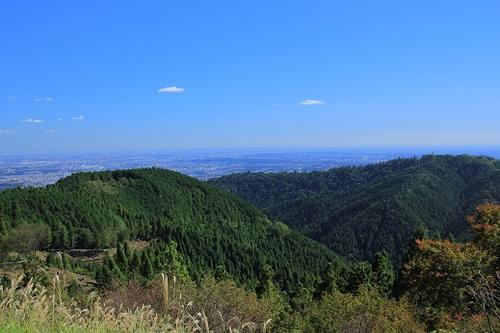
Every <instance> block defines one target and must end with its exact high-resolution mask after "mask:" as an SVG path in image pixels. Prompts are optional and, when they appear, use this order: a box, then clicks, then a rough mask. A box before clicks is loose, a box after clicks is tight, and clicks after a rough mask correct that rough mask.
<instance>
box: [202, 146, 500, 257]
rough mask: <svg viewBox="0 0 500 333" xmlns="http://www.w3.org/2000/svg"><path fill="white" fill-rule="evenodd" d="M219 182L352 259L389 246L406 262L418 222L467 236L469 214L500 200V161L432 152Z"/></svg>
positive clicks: (443, 234) (445, 233)
mask: <svg viewBox="0 0 500 333" xmlns="http://www.w3.org/2000/svg"><path fill="white" fill-rule="evenodd" d="M211 182H212V183H213V184H215V185H217V186H219V187H221V188H224V189H227V190H229V191H231V192H232V193H234V194H236V195H238V196H239V197H241V198H243V199H245V200H248V201H250V202H251V203H253V204H254V205H256V206H257V207H259V208H261V209H262V210H263V211H264V213H266V214H268V216H270V217H272V218H274V219H279V220H281V221H283V222H284V223H286V224H287V225H289V226H291V227H293V228H295V229H296V230H299V231H301V232H302V233H304V234H305V235H307V236H310V237H311V238H313V239H315V240H317V241H319V242H322V243H323V244H326V245H327V246H329V247H330V248H331V249H332V250H333V251H334V252H336V253H339V254H341V255H344V256H345V257H347V258H349V259H372V258H373V256H374V254H375V253H376V252H377V251H380V250H382V249H385V250H386V251H387V252H389V253H390V255H391V257H392V258H393V260H394V261H395V262H397V263H400V262H401V259H402V256H403V254H404V249H405V247H406V246H407V244H408V242H409V240H410V239H411V236H412V234H413V232H414V230H415V227H416V226H417V225H424V226H426V227H427V228H428V229H429V230H430V231H431V232H437V233H439V234H440V235H441V237H448V235H450V234H452V235H454V236H455V237H457V238H463V237H467V234H466V233H467V224H466V221H465V216H466V214H468V213H471V212H472V210H473V208H474V207H475V206H476V205H478V204H480V203H483V202H485V201H487V202H498V201H500V161H498V160H495V159H492V158H488V157H472V156H466V155H464V156H448V155H446V156H434V155H428V156H424V157H422V158H410V159H397V160H393V161H389V162H385V163H380V164H373V165H368V166H364V167H343V168H337V169H331V170H328V171H324V172H312V173H277V174H269V173H242V174H233V175H229V176H224V177H221V178H219V179H215V180H212V181H211Z"/></svg>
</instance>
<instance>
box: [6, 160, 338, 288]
mask: <svg viewBox="0 0 500 333" xmlns="http://www.w3.org/2000/svg"><path fill="white" fill-rule="evenodd" d="M27 223H39V224H46V225H48V227H49V229H50V235H49V236H50V240H48V241H47V244H46V247H50V248H55V249H70V248H105V247H114V246H116V244H117V243H119V244H122V242H123V241H126V240H135V239H142V240H154V241H153V242H152V244H153V245H154V246H152V250H151V251H149V252H145V253H143V254H142V256H143V258H139V259H137V261H138V262H139V261H141V260H142V265H146V263H147V265H146V266H145V269H144V270H145V271H148V269H149V270H154V271H152V272H146V273H147V274H149V273H156V272H158V271H160V268H161V267H162V264H164V263H162V262H160V261H161V259H160V258H163V257H164V256H165V253H166V252H168V251H167V250H169V248H170V247H171V244H176V246H177V250H178V251H179V253H180V254H181V255H182V258H183V259H182V260H185V263H184V264H185V265H186V267H187V268H188V270H189V273H190V275H191V277H192V278H194V279H197V278H199V277H201V276H203V275H204V274H208V273H213V274H220V273H221V272H222V273H224V274H228V276H230V277H231V278H233V279H235V280H236V281H240V282H245V283H247V284H248V285H253V286H255V285H256V284H257V280H258V278H259V275H260V274H261V273H262V269H263V267H264V266H266V267H268V266H269V267H271V268H272V270H273V271H274V272H275V279H276V281H277V282H278V283H279V284H280V285H281V286H282V287H285V288H286V287H287V285H290V284H297V283H299V282H304V283H306V282H308V281H313V280H314V277H317V276H318V275H319V274H320V273H321V272H323V271H324V270H325V268H326V267H327V265H328V264H329V263H330V262H332V261H336V260H337V259H338V258H337V257H336V256H335V255H334V254H333V253H332V252H331V251H330V250H328V249H327V248H326V247H324V246H323V245H320V244H318V243H316V242H314V241H312V240H310V239H308V238H306V237H305V236H302V235H301V234H299V233H297V232H296V231H292V230H289V229H288V227H287V226H286V225H284V224H282V223H276V222H272V221H271V220H269V219H268V218H267V217H266V216H265V215H264V214H262V213H261V212H259V211H258V210H257V209H256V208H254V207H253V206H252V205H250V204H248V203H246V202H244V201H242V200H240V199H238V198H236V197H234V196H233V195H232V194H229V193H227V192H225V191H222V190H220V189H217V188H215V187H213V186H212V185H209V184H206V183H204V182H201V181H198V180H196V179H193V178H190V177H187V176H184V175H182V174H180V173H176V172H172V171H168V170H162V169H137V170H127V171H112V172H96V173H78V174H74V175H72V176H70V177H68V178H65V179H63V180H61V181H59V182H57V183H56V184H54V185H49V186H47V187H45V188H24V189H13V190H6V191H4V192H2V193H0V236H1V235H2V234H8V233H9V230H11V229H13V228H16V227H17V226H19V225H25V224H27ZM172 241H174V242H175V243H172ZM119 249H120V246H119ZM169 251H170V250H169ZM170 252H172V251H170ZM150 262H151V263H150ZM148 265H149V266H151V267H148ZM111 266H112V265H111ZM134 269H135V268H134ZM138 269H141V268H140V267H139V268H138Z"/></svg>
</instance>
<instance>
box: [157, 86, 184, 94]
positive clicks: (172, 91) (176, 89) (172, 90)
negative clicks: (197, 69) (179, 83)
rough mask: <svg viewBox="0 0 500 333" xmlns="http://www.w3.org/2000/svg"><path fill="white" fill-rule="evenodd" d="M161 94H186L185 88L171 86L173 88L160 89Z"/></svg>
mask: <svg viewBox="0 0 500 333" xmlns="http://www.w3.org/2000/svg"><path fill="white" fill-rule="evenodd" d="M158 92H159V93H169V94H175V93H181V92H184V88H179V87H176V86H171V87H163V88H160V89H158Z"/></svg>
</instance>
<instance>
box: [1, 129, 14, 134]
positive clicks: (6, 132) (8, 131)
mask: <svg viewBox="0 0 500 333" xmlns="http://www.w3.org/2000/svg"><path fill="white" fill-rule="evenodd" d="M0 134H16V132H15V131H12V130H9V129H3V130H0Z"/></svg>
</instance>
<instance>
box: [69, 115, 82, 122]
mask: <svg viewBox="0 0 500 333" xmlns="http://www.w3.org/2000/svg"><path fill="white" fill-rule="evenodd" d="M84 119H85V116H78V117H71V120H75V121H82V120H84Z"/></svg>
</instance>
